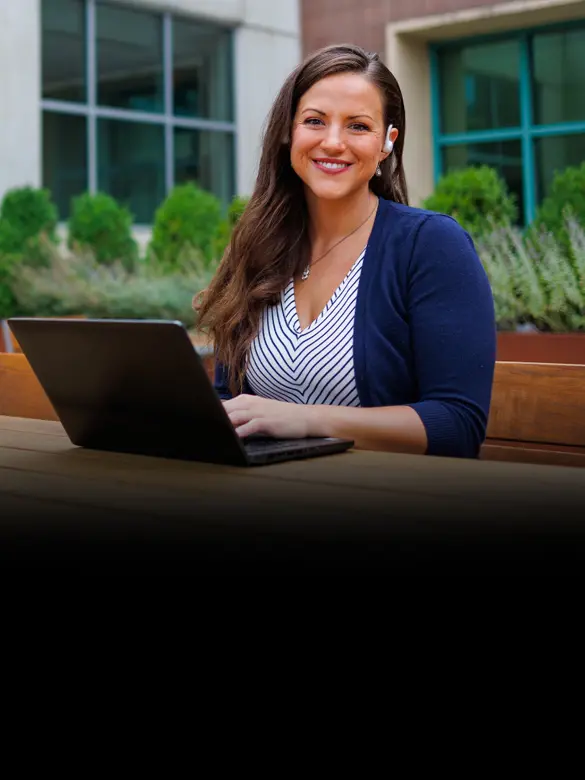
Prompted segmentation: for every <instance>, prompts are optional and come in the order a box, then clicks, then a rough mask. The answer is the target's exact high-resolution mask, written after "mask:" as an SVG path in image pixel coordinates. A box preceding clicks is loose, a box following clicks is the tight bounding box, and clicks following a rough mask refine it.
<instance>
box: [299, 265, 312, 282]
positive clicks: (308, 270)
mask: <svg viewBox="0 0 585 780" xmlns="http://www.w3.org/2000/svg"><path fill="white" fill-rule="evenodd" d="M310 273H311V266H310V265H308V266H307V267H306V268H305V270H304V271H303V273H302V274H301V279H302V280H303V282H306V281H307V279H308V278H309V274H310Z"/></svg>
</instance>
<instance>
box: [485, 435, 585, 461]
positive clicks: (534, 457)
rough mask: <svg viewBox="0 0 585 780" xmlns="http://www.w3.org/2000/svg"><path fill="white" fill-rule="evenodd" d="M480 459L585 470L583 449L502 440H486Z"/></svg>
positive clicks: (584, 450) (584, 448) (584, 451)
mask: <svg viewBox="0 0 585 780" xmlns="http://www.w3.org/2000/svg"><path fill="white" fill-rule="evenodd" d="M480 457H481V459H482V460H498V461H505V462H507V463H536V464H542V465H547V466H573V467H576V468H585V447H564V446H562V445H560V444H532V443H530V444H527V443H525V442H516V441H505V440H503V439H487V440H486V442H485V443H484V444H483V446H482V448H481V455H480Z"/></svg>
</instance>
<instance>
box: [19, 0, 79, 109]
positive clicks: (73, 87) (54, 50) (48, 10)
mask: <svg viewBox="0 0 585 780" xmlns="http://www.w3.org/2000/svg"><path fill="white" fill-rule="evenodd" d="M15 1H16V0H13V2H15ZM42 63H43V64H42V69H43V71H42V72H43V77H42V79H43V97H44V98H47V99H51V100H67V101H75V102H77V103H83V102H85V100H86V84H85V4H84V3H83V2H82V0H43V5H42Z"/></svg>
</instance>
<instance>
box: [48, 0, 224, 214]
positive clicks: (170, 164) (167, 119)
mask: <svg viewBox="0 0 585 780" xmlns="http://www.w3.org/2000/svg"><path fill="white" fill-rule="evenodd" d="M82 3H83V6H84V12H85V25H84V28H85V29H84V43H85V71H86V75H85V82H86V90H85V91H86V95H85V102H83V103H74V102H69V101H61V100H53V99H46V98H44V97H43V95H42V90H43V81H42V78H41V100H40V108H41V115H43V114H44V113H45V112H51V113H56V114H69V115H77V116H83V117H85V118H86V121H87V138H86V143H87V191H88V192H90V193H92V194H95V193H96V192H97V191H98V143H97V124H98V120H99V119H114V120H122V121H127V122H136V123H146V124H156V125H159V126H163V127H164V166H165V193H166V194H168V193H169V192H170V191H171V190H172V189H173V187H174V186H175V148H174V131H175V128H187V129H190V130H204V131H210V132H213V131H219V132H224V133H230V134H231V136H232V144H233V152H232V163H233V171H232V172H231V178H232V181H233V182H234V183H235V181H236V179H237V176H236V172H237V147H238V144H237V135H238V128H237V122H236V121H235V118H234V120H233V121H225V120H216V119H204V118H199V117H180V116H177V115H176V114H174V95H173V22H174V21H182V20H184V21H186V22H189V23H197V22H200V23H201V24H203V25H213V26H214V27H217V28H222V29H224V30H226V31H229V32H230V33H231V35H230V43H229V48H230V65H229V70H230V79H231V84H230V89H231V94H232V99H233V100H234V105H233V106H232V109H233V111H234V112H235V108H236V106H235V86H236V71H235V46H234V35H233V32H234V27H233V25H229V24H225V23H221V22H220V21H217V22H216V21H210V20H209V19H207V18H202V17H198V16H197V15H195V14H194V15H190V14H189V15H187V14H185V13H173V12H171V11H164V10H156V9H151V8H141V9H140V10H144V11H145V12H147V13H152V14H154V15H156V16H158V17H160V18H162V32H163V111H162V112H161V113H150V112H147V111H139V110H132V109H121V108H110V107H107V106H100V105H99V104H98V102H97V87H98V83H97V75H98V74H97V37H96V33H97V26H96V10H97V6H98V5H100V6H111V7H114V8H116V7H117V8H120V7H121V6H120V5H118V4H116V5H113V4H112V3H108V2H107V1H106V2H104V0H82ZM122 7H126V6H125V5H123V6H122ZM127 7H128V8H129V9H132V10H137V6H136V5H134V4H133V3H132V2H131V1H129V2H128V3H127ZM236 189H237V188H236ZM233 194H235V193H233ZM224 205H226V206H227V204H224ZM150 224H151V223H148V226H150ZM136 225H137V226H142V225H144V223H136Z"/></svg>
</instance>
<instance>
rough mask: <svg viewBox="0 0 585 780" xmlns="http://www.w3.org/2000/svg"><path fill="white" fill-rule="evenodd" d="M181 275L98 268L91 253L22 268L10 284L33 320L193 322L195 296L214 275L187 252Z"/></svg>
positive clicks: (152, 267) (141, 266)
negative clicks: (83, 318)
mask: <svg viewBox="0 0 585 780" xmlns="http://www.w3.org/2000/svg"><path fill="white" fill-rule="evenodd" d="M181 262H182V264H183V265H182V270H181V271H176V272H174V273H168V271H167V270H166V269H165V268H163V267H161V266H159V265H157V264H156V263H143V262H141V263H137V264H136V265H135V267H134V269H133V270H128V269H127V268H124V266H123V265H122V264H121V263H117V262H116V263H112V264H111V265H105V264H103V263H98V262H97V260H96V259H95V257H94V255H93V254H92V253H91V252H89V251H87V252H83V253H73V254H71V255H70V256H67V257H66V256H64V255H63V254H62V253H60V252H58V251H55V252H54V253H53V256H52V258H51V261H50V264H49V266H48V267H47V268H42V269H38V270H36V271H33V270H32V269H30V268H27V267H26V266H24V265H23V266H19V267H18V271H17V273H16V274H15V279H14V282H13V284H12V290H13V293H14V297H15V299H16V304H17V306H18V309H19V312H20V313H22V314H25V315H31V316H64V315H70V314H84V315H86V316H88V317H99V318H115V317H121V318H129V319H149V318H153V319H178V320H181V321H182V322H184V323H185V325H187V326H188V327H190V326H192V325H193V324H194V322H195V313H194V311H193V306H192V302H193V296H194V295H196V294H197V293H198V292H200V291H201V290H203V289H205V287H207V285H208V284H209V282H210V281H211V276H212V274H213V271H212V270H211V269H209V268H208V267H207V265H206V263H204V261H203V260H202V259H201V257H200V256H199V255H198V254H197V253H196V252H194V251H193V250H183V256H182V257H181Z"/></svg>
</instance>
